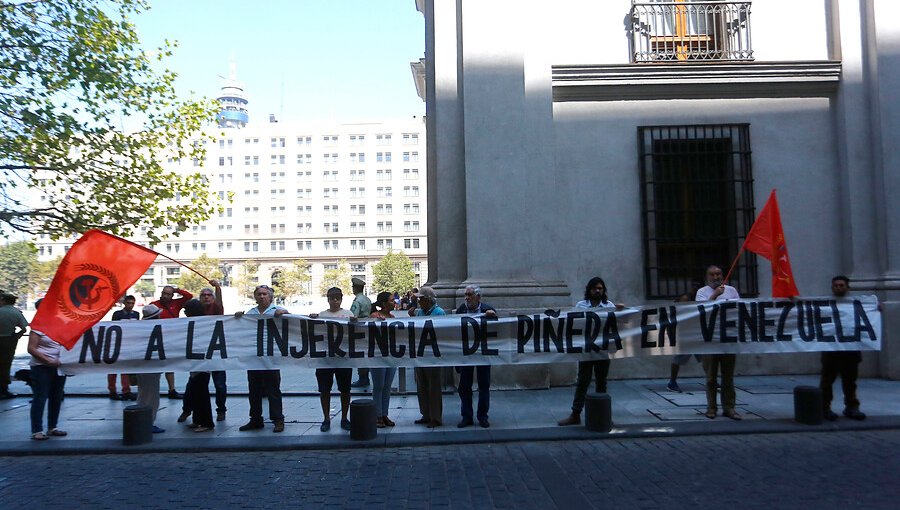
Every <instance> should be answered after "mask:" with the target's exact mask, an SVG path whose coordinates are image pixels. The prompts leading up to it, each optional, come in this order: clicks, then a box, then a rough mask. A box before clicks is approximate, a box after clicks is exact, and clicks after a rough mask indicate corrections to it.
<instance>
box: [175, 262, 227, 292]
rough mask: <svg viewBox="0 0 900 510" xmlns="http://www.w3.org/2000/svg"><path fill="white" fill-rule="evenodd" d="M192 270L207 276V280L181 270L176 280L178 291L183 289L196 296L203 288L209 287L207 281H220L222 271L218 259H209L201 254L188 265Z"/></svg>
mask: <svg viewBox="0 0 900 510" xmlns="http://www.w3.org/2000/svg"><path fill="white" fill-rule="evenodd" d="M188 265H189V266H191V267H192V268H194V271H197V273H200V274H202V275H204V276H207V277H208V279H204V278H202V277H201V276H200V275H198V274H197V273H194V272H193V271H190V270H187V269H184V268H182V269H181V276H179V277H178V280H176V285H178V288H179V289H184V290H186V291H188V292H190V293H191V294H197V293H199V292H200V290H201V289H203V287H209V280H220V281H221V280H222V269H221V263H220V262H219V259H214V258H211V257H209V256H208V255H207V254H205V253H201V254H200V256H199V257H197V258H195V259H194V260H192V261H191V262H190V263H188Z"/></svg>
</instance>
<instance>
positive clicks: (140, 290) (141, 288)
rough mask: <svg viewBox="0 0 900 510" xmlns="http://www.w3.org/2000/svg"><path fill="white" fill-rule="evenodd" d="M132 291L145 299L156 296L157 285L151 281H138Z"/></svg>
mask: <svg viewBox="0 0 900 510" xmlns="http://www.w3.org/2000/svg"><path fill="white" fill-rule="evenodd" d="M132 289H133V291H134V292H135V293H137V294H140V295H141V296H144V297H145V298H146V297H151V296H155V295H156V284H154V283H153V282H152V281H150V280H138V281H137V282H136V283H135V284H134V286H133V287H132Z"/></svg>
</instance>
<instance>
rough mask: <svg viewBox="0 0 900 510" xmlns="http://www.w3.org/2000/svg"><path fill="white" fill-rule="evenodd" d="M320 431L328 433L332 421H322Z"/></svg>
mask: <svg viewBox="0 0 900 510" xmlns="http://www.w3.org/2000/svg"><path fill="white" fill-rule="evenodd" d="M319 430H320V431H322V432H328V431H329V430H331V420H324V421H322V425H321V426H320V427H319Z"/></svg>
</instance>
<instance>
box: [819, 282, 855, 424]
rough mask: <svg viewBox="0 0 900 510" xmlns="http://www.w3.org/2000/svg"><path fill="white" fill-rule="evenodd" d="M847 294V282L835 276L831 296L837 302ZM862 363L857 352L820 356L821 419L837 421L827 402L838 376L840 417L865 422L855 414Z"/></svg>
mask: <svg viewBox="0 0 900 510" xmlns="http://www.w3.org/2000/svg"><path fill="white" fill-rule="evenodd" d="M848 292H850V278H847V277H846V276H844V275H838V276H835V277H834V278H832V279H831V294H832V295H833V296H834V297H836V298H838V299H839V300H840V299H843V298H845V297H847V293H848ZM861 362H862V353H861V352H859V351H823V352H822V378H821V379H820V381H819V387H820V388H822V405H823V406H824V408H825V409H824V411H825V419H827V420H828V421H834V420H837V418H838V415H837V414H836V413H835V412H834V411H832V410H831V400H832V399H833V398H834V392H833V390H832V386H833V385H834V381H835V380H836V379H837V377H838V375H840V376H841V389H842V390H843V391H844V416H846V417H847V418H851V419H853V420H860V421H862V420H865V419H866V414H865V413H864V412H862V411H860V410H859V400H858V399H857V398H856V379H857V377H859V364H860V363H861Z"/></svg>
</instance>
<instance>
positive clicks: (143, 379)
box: [137, 303, 166, 434]
mask: <svg viewBox="0 0 900 510" xmlns="http://www.w3.org/2000/svg"><path fill="white" fill-rule="evenodd" d="M141 312H142V313H143V314H144V320H145V321H147V320H157V319H159V314H160V313H162V310H160V308H159V307H158V306H156V305H154V304H153V303H150V304H147V305H144V309H143V310H141ZM160 375H162V374H160V373H159V372H157V373H153V374H137V385H138V394H137V405H139V406H147V407H149V408H150V409H151V410H152V411H153V422H154V423H156V412H157V411H158V410H159V376H160ZM165 431H166V429H164V428H160V427H157V426H156V425H155V424H154V425H153V433H154V434H162V433H163V432H165Z"/></svg>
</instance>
